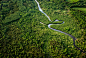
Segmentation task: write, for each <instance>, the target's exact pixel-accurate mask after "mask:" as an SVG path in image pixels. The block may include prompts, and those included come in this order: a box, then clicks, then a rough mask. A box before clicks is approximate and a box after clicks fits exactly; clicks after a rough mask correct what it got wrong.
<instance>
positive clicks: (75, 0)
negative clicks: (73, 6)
mask: <svg viewBox="0 0 86 58" xmlns="http://www.w3.org/2000/svg"><path fill="white" fill-rule="evenodd" d="M67 1H68V2H70V3H73V2H78V1H79V0H67Z"/></svg>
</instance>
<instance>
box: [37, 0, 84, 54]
mask: <svg viewBox="0 0 86 58" xmlns="http://www.w3.org/2000/svg"><path fill="white" fill-rule="evenodd" d="M35 1H36V3H37V5H38V8H39V11H40V12H42V13H43V14H44V15H45V16H46V17H47V18H48V19H49V21H51V20H50V18H49V17H48V15H47V14H46V13H44V12H43V10H42V9H41V7H40V5H39V2H38V1H37V0H35ZM55 21H60V20H57V19H56V20H55ZM55 21H54V22H55ZM51 22H52V21H51ZM40 23H42V22H40ZM63 23H64V21H63ZM63 23H61V24H63ZM42 24H43V23H42ZM51 25H53V24H48V28H50V29H52V30H55V31H58V32H61V33H64V34H65V35H69V36H70V37H71V38H73V45H74V46H75V47H76V48H77V49H78V50H80V51H81V52H83V53H85V52H84V51H83V50H81V49H80V48H78V47H77V46H76V45H75V40H76V38H75V37H74V36H72V35H71V34H68V33H65V32H63V31H60V30H56V29H53V28H51V27H50V26H51Z"/></svg>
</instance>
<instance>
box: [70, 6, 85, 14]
mask: <svg viewBox="0 0 86 58" xmlns="http://www.w3.org/2000/svg"><path fill="white" fill-rule="evenodd" d="M72 9H75V10H80V11H83V12H85V13H86V8H77V7H76V8H72Z"/></svg>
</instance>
